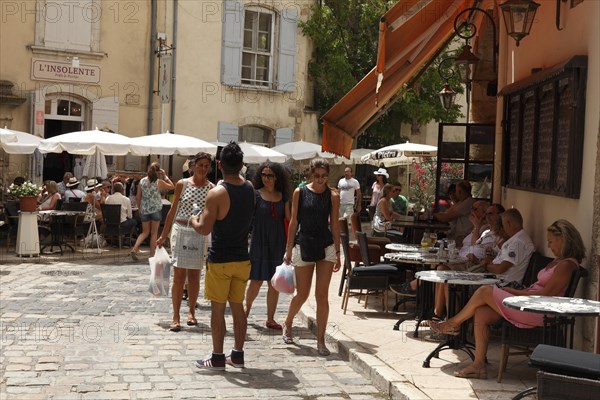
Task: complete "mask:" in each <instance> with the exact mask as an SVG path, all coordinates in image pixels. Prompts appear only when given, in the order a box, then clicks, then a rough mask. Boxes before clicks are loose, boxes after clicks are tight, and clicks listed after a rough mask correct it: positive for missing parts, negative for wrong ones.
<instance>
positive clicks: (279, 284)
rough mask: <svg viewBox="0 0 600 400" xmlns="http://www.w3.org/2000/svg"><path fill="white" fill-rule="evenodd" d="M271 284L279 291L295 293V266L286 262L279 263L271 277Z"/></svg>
mask: <svg viewBox="0 0 600 400" xmlns="http://www.w3.org/2000/svg"><path fill="white" fill-rule="evenodd" d="M271 286H273V288H274V289H275V290H277V291H278V292H279V293H287V294H293V293H294V290H295V288H296V280H295V276H294V266H293V265H291V264H286V263H285V262H284V263H283V264H281V265H278V266H277V268H275V274H273V277H272V278H271Z"/></svg>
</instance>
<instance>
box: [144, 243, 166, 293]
mask: <svg viewBox="0 0 600 400" xmlns="http://www.w3.org/2000/svg"><path fill="white" fill-rule="evenodd" d="M161 249H162V250H164V253H165V254H167V251H166V250H165V249H164V247H161ZM156 250H157V253H159V251H158V250H159V249H158V248H157V249H156ZM166 258H167V262H164V261H165V258H164V254H163V255H159V257H158V258H157V256H156V254H155V255H154V257H150V258H149V259H148V262H149V264H150V285H149V286H148V291H149V292H150V293H152V294H153V295H155V296H169V287H170V281H171V261H170V260H169V254H167V257H166ZM158 261H161V262H158Z"/></svg>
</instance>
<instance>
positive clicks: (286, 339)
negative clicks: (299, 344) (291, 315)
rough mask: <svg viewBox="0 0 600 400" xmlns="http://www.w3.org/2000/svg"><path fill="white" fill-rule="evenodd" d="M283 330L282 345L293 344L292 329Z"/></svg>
mask: <svg viewBox="0 0 600 400" xmlns="http://www.w3.org/2000/svg"><path fill="white" fill-rule="evenodd" d="M284 327H285V329H283V336H282V337H283V343H285V344H294V338H293V337H292V327H291V326H290V327H288V326H285V325H284Z"/></svg>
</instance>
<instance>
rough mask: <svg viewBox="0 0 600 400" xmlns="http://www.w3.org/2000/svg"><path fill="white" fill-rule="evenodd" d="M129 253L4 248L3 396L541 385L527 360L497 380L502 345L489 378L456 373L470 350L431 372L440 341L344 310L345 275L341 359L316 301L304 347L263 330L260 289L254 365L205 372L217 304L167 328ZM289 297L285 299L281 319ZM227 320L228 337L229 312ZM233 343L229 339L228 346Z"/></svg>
mask: <svg viewBox="0 0 600 400" xmlns="http://www.w3.org/2000/svg"><path fill="white" fill-rule="evenodd" d="M127 251H128V250H127V249H124V250H121V252H118V251H116V250H113V249H111V251H109V252H106V253H104V254H102V255H98V254H84V255H82V254H80V253H76V254H75V255H73V254H71V253H65V255H63V256H60V255H56V256H44V257H41V258H32V259H19V258H16V257H13V256H10V255H6V253H3V252H0V340H1V342H0V345H1V348H2V350H1V354H0V363H1V368H2V378H1V380H0V399H4V398H7V399H10V398H18V399H22V398H44V399H45V398H56V399H63V398H64V399H70V398H77V399H79V398H82V399H88V398H90V399H106V398H127V399H129V398H161V397H162V398H226V399H230V398H258V397H261V398H302V399H313V398H314V399H316V398H328V399H378V398H393V399H454V400H459V399H507V398H511V397H512V396H514V395H515V394H516V393H518V392H519V391H520V390H522V389H523V388H525V387H527V386H532V385H534V384H535V370H533V369H531V368H528V367H527V360H526V358H525V357H522V356H516V357H511V358H509V368H510V371H508V372H507V374H506V375H505V378H504V381H503V382H502V383H497V382H496V380H495V375H496V371H497V366H498V345H497V344H494V343H492V345H491V346H490V350H489V352H488V357H489V361H490V365H489V367H488V376H489V377H490V378H489V379H488V380H485V381H482V380H466V379H459V378H455V377H454V376H452V373H453V371H454V370H455V369H456V368H459V367H462V366H464V365H465V364H464V362H466V360H467V359H468V357H467V356H466V355H465V354H464V353H462V352H455V351H444V352H442V353H441V354H440V359H433V360H432V363H431V368H422V361H423V360H424V359H425V357H426V355H427V354H428V353H429V352H430V351H431V350H433V349H434V348H435V347H436V346H437V344H438V343H437V342H432V341H429V340H426V339H423V338H422V336H423V335H421V338H419V339H416V338H413V337H412V335H411V332H412V331H413V330H414V322H413V321H409V322H405V323H404V324H402V326H401V329H400V331H394V330H392V326H393V325H394V323H395V321H396V320H397V319H398V318H399V317H400V316H401V315H403V314H404V312H405V311H402V312H399V313H394V312H390V313H387V314H386V313H384V312H382V311H381V301H380V300H379V299H377V298H371V299H370V300H369V303H368V305H369V306H368V308H366V309H365V308H363V306H364V302H361V303H358V301H357V299H356V298H351V299H350V301H349V304H348V312H347V314H346V315H344V314H343V313H342V310H341V308H340V305H341V297H338V295H337V291H338V285H339V280H340V274H339V273H337V274H334V277H333V279H332V283H331V288H330V303H331V304H330V317H329V324H328V328H327V335H328V345H329V347H330V349H331V350H332V351H333V354H332V356H330V357H327V358H324V357H319V356H318V355H317V353H316V341H315V337H314V335H313V333H312V331H314V316H315V304H314V297H312V296H311V297H309V300H308V301H307V303H306V304H305V306H304V307H303V309H302V311H301V313H300V314H299V315H298V317H297V318H296V321H295V326H294V337H295V340H296V344H295V345H285V344H283V343H282V341H281V336H280V333H278V332H273V331H269V330H268V329H266V328H264V322H265V314H266V307H265V300H264V295H265V290H264V289H263V290H261V293H260V295H259V298H257V300H256V302H255V303H254V307H253V310H252V314H251V315H250V317H249V321H248V336H249V340H248V341H247V344H246V348H245V350H246V365H247V368H245V369H244V370H237V369H234V368H228V370H227V371H226V372H225V373H222V372H220V373H216V372H215V373H211V372H208V373H207V372H199V371H197V370H196V368H195V367H194V366H193V361H194V360H195V359H198V358H199V357H202V356H204V355H206V354H207V353H209V352H210V350H211V347H212V346H211V341H210V320H209V307H208V303H207V302H205V301H204V300H200V304H201V308H200V309H199V310H197V313H196V316H197V317H198V320H199V325H198V326H197V327H192V328H188V327H187V326H184V328H183V330H182V331H181V332H179V333H172V332H170V331H168V325H169V322H170V320H171V314H170V310H171V309H170V307H171V303H170V300H169V299H168V298H157V297H153V296H151V295H150V294H149V293H148V291H147V289H148V271H147V264H146V263H145V260H143V259H142V260H140V261H139V262H136V263H134V262H132V261H131V260H130V259H129V258H128V257H127ZM289 300H290V297H289V296H286V295H281V296H280V302H279V307H278V312H277V315H276V319H277V320H278V321H279V322H282V321H283V319H284V317H285V312H286V310H287V304H288V303H289ZM393 301H394V299H393V298H390V302H391V304H393ZM184 304H185V302H184ZM409 310H410V305H409ZM186 312H187V309H186V308H185V307H182V314H181V315H182V321H185V317H186ZM227 324H228V329H229V330H231V318H229V317H228V318H227ZM421 331H422V333H423V334H426V333H427V332H428V329H427V328H422V330H421ZM173 339H175V340H173ZM232 343H233V337H232V335H231V334H230V333H228V336H227V337H226V343H225V344H226V346H225V348H226V349H227V348H228V347H230V346H231V344H232ZM458 363H461V364H460V365H459V364H458Z"/></svg>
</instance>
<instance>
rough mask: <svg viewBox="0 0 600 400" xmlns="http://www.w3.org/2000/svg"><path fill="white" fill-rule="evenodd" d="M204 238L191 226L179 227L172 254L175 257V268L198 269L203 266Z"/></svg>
mask: <svg viewBox="0 0 600 400" xmlns="http://www.w3.org/2000/svg"><path fill="white" fill-rule="evenodd" d="M204 241H205V236H202V235H200V234H199V233H198V232H196V231H195V230H194V228H192V227H191V226H179V227H178V228H177V236H176V239H175V249H174V250H173V254H174V255H175V256H176V257H177V267H179V268H187V269H200V268H202V265H203V264H204Z"/></svg>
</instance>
